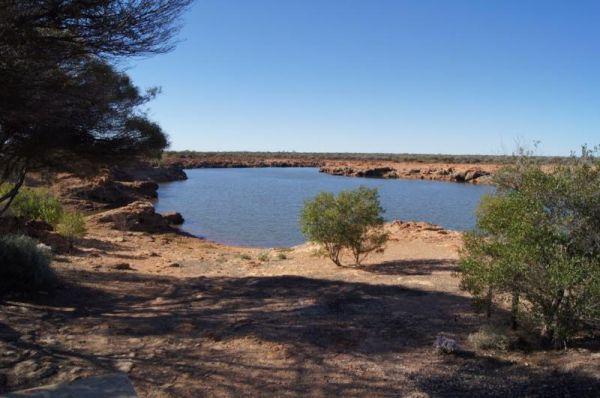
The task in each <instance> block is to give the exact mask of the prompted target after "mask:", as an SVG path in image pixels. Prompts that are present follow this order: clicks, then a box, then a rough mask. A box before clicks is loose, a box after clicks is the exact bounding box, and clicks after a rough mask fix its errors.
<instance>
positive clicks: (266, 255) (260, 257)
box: [257, 252, 269, 262]
mask: <svg viewBox="0 0 600 398" xmlns="http://www.w3.org/2000/svg"><path fill="white" fill-rule="evenodd" d="M257 258H258V261H263V262H266V261H269V252H262V253H260V254H259V255H258V257H257Z"/></svg>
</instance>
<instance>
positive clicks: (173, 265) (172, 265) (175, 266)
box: [169, 263, 181, 268]
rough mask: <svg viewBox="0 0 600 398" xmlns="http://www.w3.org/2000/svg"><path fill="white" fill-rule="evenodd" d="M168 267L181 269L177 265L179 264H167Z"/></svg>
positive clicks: (179, 265)
mask: <svg viewBox="0 0 600 398" xmlns="http://www.w3.org/2000/svg"><path fill="white" fill-rule="evenodd" d="M169 267H171V268H179V267H181V264H179V263H171V264H169Z"/></svg>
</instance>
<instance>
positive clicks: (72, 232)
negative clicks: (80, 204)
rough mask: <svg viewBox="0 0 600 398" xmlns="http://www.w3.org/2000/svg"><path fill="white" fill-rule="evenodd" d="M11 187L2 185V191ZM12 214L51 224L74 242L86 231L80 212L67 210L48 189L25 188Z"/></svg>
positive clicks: (12, 206)
mask: <svg viewBox="0 0 600 398" xmlns="http://www.w3.org/2000/svg"><path fill="white" fill-rule="evenodd" d="M7 189H10V188H9V187H8V186H7V185H4V186H2V187H0V195H1V194H2V192H4V191H6V190H7ZM10 212H11V214H13V215H15V216H17V217H23V218H24V219H26V220H39V221H44V222H46V223H48V224H50V225H51V226H52V227H54V228H55V229H56V232H58V233H59V234H60V235H62V236H64V237H65V238H67V239H69V241H70V242H71V244H72V242H73V240H74V239H75V238H78V237H81V236H83V235H85V233H86V227H85V219H84V217H83V215H82V214H80V213H78V212H71V211H67V210H65V209H64V208H63V206H62V205H61V203H60V202H59V201H58V199H56V198H55V197H54V196H52V195H51V194H50V193H49V192H48V191H47V190H46V189H41V188H35V189H34V188H24V189H21V190H20V191H19V193H18V194H17V195H16V196H15V198H14V201H13V203H12V205H11V208H10Z"/></svg>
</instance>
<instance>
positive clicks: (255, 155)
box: [163, 150, 569, 164]
mask: <svg viewBox="0 0 600 398" xmlns="http://www.w3.org/2000/svg"><path fill="white" fill-rule="evenodd" d="M222 157H232V158H237V159H240V160H249V159H256V160H265V159H302V160H316V161H322V160H348V161H352V160H372V161H382V162H383V161H390V162H414V163H468V164H477V163H494V164H512V163H514V162H515V160H516V156H515V155H450V154H418V153H348V152H331V153H325V152H251V151H243V152H242V151H237V152H227V151H223V152H199V151H189V150H188V151H165V152H164V154H163V160H171V161H172V160H177V159H211V158H222ZM534 159H535V160H537V161H539V162H541V163H546V164H549V163H563V162H567V161H568V160H569V158H568V157H559V156H554V157H545V156H538V157H535V158H534Z"/></svg>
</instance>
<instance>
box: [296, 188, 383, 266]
mask: <svg viewBox="0 0 600 398" xmlns="http://www.w3.org/2000/svg"><path fill="white" fill-rule="evenodd" d="M382 213H383V208H382V207H381V205H380V203H379V195H378V193H377V190H376V189H368V188H365V187H360V188H358V189H357V190H354V191H342V192H340V193H339V194H338V195H337V196H335V195H333V194H332V193H327V192H322V193H320V194H318V195H317V196H316V197H315V198H314V199H313V200H310V201H307V202H306V203H305V205H304V208H303V210H302V213H301V215H300V224H301V229H302V232H303V233H304V235H305V236H306V237H307V238H308V239H309V240H310V241H312V242H317V243H319V244H321V245H323V247H324V248H325V250H326V252H327V255H328V256H329V258H330V259H331V261H333V262H334V263H335V264H336V265H338V266H341V265H342V262H341V255H342V253H343V252H344V251H348V252H350V254H351V255H352V257H353V258H354V262H355V264H356V265H360V264H361V263H362V262H363V261H364V259H365V258H366V257H367V256H368V255H369V253H372V252H373V251H377V250H383V247H384V246H385V243H386V242H387V239H388V234H387V232H385V231H384V228H383V217H382V216H381V215H382Z"/></svg>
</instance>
